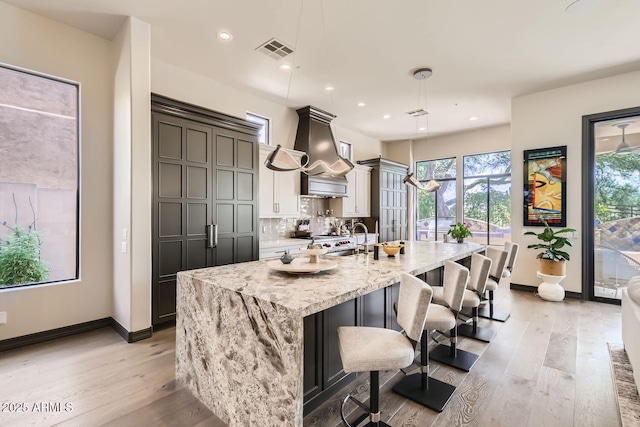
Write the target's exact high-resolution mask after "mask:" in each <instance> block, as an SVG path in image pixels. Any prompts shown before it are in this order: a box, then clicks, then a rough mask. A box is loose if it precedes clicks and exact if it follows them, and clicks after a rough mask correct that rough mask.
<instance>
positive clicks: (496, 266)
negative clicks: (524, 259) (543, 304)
mask: <svg viewBox="0 0 640 427" xmlns="http://www.w3.org/2000/svg"><path fill="white" fill-rule="evenodd" d="M485 252H486V255H487V257H489V258H491V270H489V278H488V279H487V286H486V291H488V292H489V308H487V307H486V305H485V307H482V308H480V309H479V310H478V315H479V316H480V317H483V318H485V319H491V320H497V321H499V322H506V321H507V319H508V318H509V316H510V314H509V313H503V312H500V311H494V310H493V291H495V290H497V289H498V283H500V278H501V277H502V272H503V271H504V266H505V264H506V262H507V257H508V256H509V252H507V251H503V250H502V249H498V248H494V247H491V246H488V247H487V249H486V251H485Z"/></svg>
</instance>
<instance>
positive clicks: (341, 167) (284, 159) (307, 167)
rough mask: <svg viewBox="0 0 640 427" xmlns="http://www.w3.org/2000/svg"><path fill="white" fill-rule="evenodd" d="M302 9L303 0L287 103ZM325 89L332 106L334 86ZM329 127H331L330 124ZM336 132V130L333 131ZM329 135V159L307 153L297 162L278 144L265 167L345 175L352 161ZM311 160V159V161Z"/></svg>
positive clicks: (294, 57)
mask: <svg viewBox="0 0 640 427" xmlns="http://www.w3.org/2000/svg"><path fill="white" fill-rule="evenodd" d="M320 7H321V9H322V13H321V15H322V35H323V38H324V44H325V51H326V52H325V53H326V56H327V58H326V63H327V66H328V67H329V68H327V73H328V75H329V80H328V81H329V82H330V81H331V68H330V66H329V64H331V61H330V60H329V50H328V41H327V33H326V22H325V20H326V18H325V11H324V1H323V0H321V1H320ZM303 9H304V0H302V2H301V5H300V15H299V17H298V28H297V32H296V42H295V48H294V51H293V64H294V66H293V67H292V68H291V74H289V84H288V86H287V103H288V101H289V93H290V91H291V80H292V77H293V72H294V70H296V69H297V67H295V59H296V52H297V51H298V37H299V35H300V28H301V23H302V11H303ZM325 90H326V91H327V92H328V93H329V95H330V97H331V106H332V107H333V104H334V103H333V91H334V88H333V86H327V87H326V88H325ZM328 126H329V129H331V127H330V125H328ZM333 133H334V132H332V131H331V134H333ZM335 133H336V134H337V131H336V132H335ZM330 136H331V140H332V141H331V143H333V144H334V148H335V151H336V155H335V156H334V157H333V158H331V159H330V160H329V161H327V160H325V159H310V158H309V153H307V154H305V155H304V156H302V159H301V161H300V162H298V160H296V158H295V157H293V156H292V155H291V154H290V153H289V152H287V151H286V150H285V149H284V148H282V147H281V146H280V145H278V146H277V147H276V149H275V150H274V151H273V152H271V154H269V156H268V157H267V159H266V160H265V162H264V163H265V166H266V167H267V169H271V170H274V171H278V172H289V171H300V172H302V173H305V174H307V175H309V176H315V175H329V176H332V177H342V176H344V175H346V174H347V173H348V172H349V171H351V170H352V169H353V168H354V165H353V163H351V161H350V160H349V159H346V158H344V157H342V156H341V155H340V153H339V151H338V148H337V146H335V144H336V142H335V140H336V138H334V137H333V135H330ZM311 160H313V161H311Z"/></svg>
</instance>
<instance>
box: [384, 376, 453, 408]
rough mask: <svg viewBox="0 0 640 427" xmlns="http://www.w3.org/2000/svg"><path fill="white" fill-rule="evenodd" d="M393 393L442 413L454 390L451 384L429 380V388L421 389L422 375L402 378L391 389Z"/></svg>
mask: <svg viewBox="0 0 640 427" xmlns="http://www.w3.org/2000/svg"><path fill="white" fill-rule="evenodd" d="M393 391H394V392H395V393H398V394H399V395H400V396H404V397H406V398H407V399H411V400H413V401H414V402H418V403H419V404H421V405H424V406H426V407H427V408H431V409H433V410H434V411H438V412H442V410H443V409H444V407H445V406H447V403H449V400H450V399H451V396H453V393H455V391H456V388H455V387H454V386H452V385H451V384H447V383H444V382H442V381H438V380H436V379H434V378H429V388H428V389H423V388H422V374H418V375H409V376H408V377H404V378H403V379H402V380H400V382H399V383H398V384H396V385H395V387H393Z"/></svg>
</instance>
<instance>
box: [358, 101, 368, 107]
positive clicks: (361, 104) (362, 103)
mask: <svg viewBox="0 0 640 427" xmlns="http://www.w3.org/2000/svg"><path fill="white" fill-rule="evenodd" d="M365 105H367V104H365V103H364V102H358V107H364V106H365Z"/></svg>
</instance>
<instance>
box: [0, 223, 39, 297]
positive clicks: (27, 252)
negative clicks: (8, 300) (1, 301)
mask: <svg viewBox="0 0 640 427" xmlns="http://www.w3.org/2000/svg"><path fill="white" fill-rule="evenodd" d="M3 225H5V226H6V223H4V224H3ZM10 228H11V232H10V233H9V235H8V236H7V238H6V239H5V240H4V241H3V242H1V243H0V287H2V286H11V285H18V284H24V283H35V282H44V281H45V280H47V277H48V276H49V267H48V266H47V263H46V262H44V261H42V260H41V259H40V234H39V233H38V231H36V230H34V229H32V228H31V227H29V228H28V229H27V230H25V229H23V228H22V227H20V226H19V225H15V226H14V227H10Z"/></svg>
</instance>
